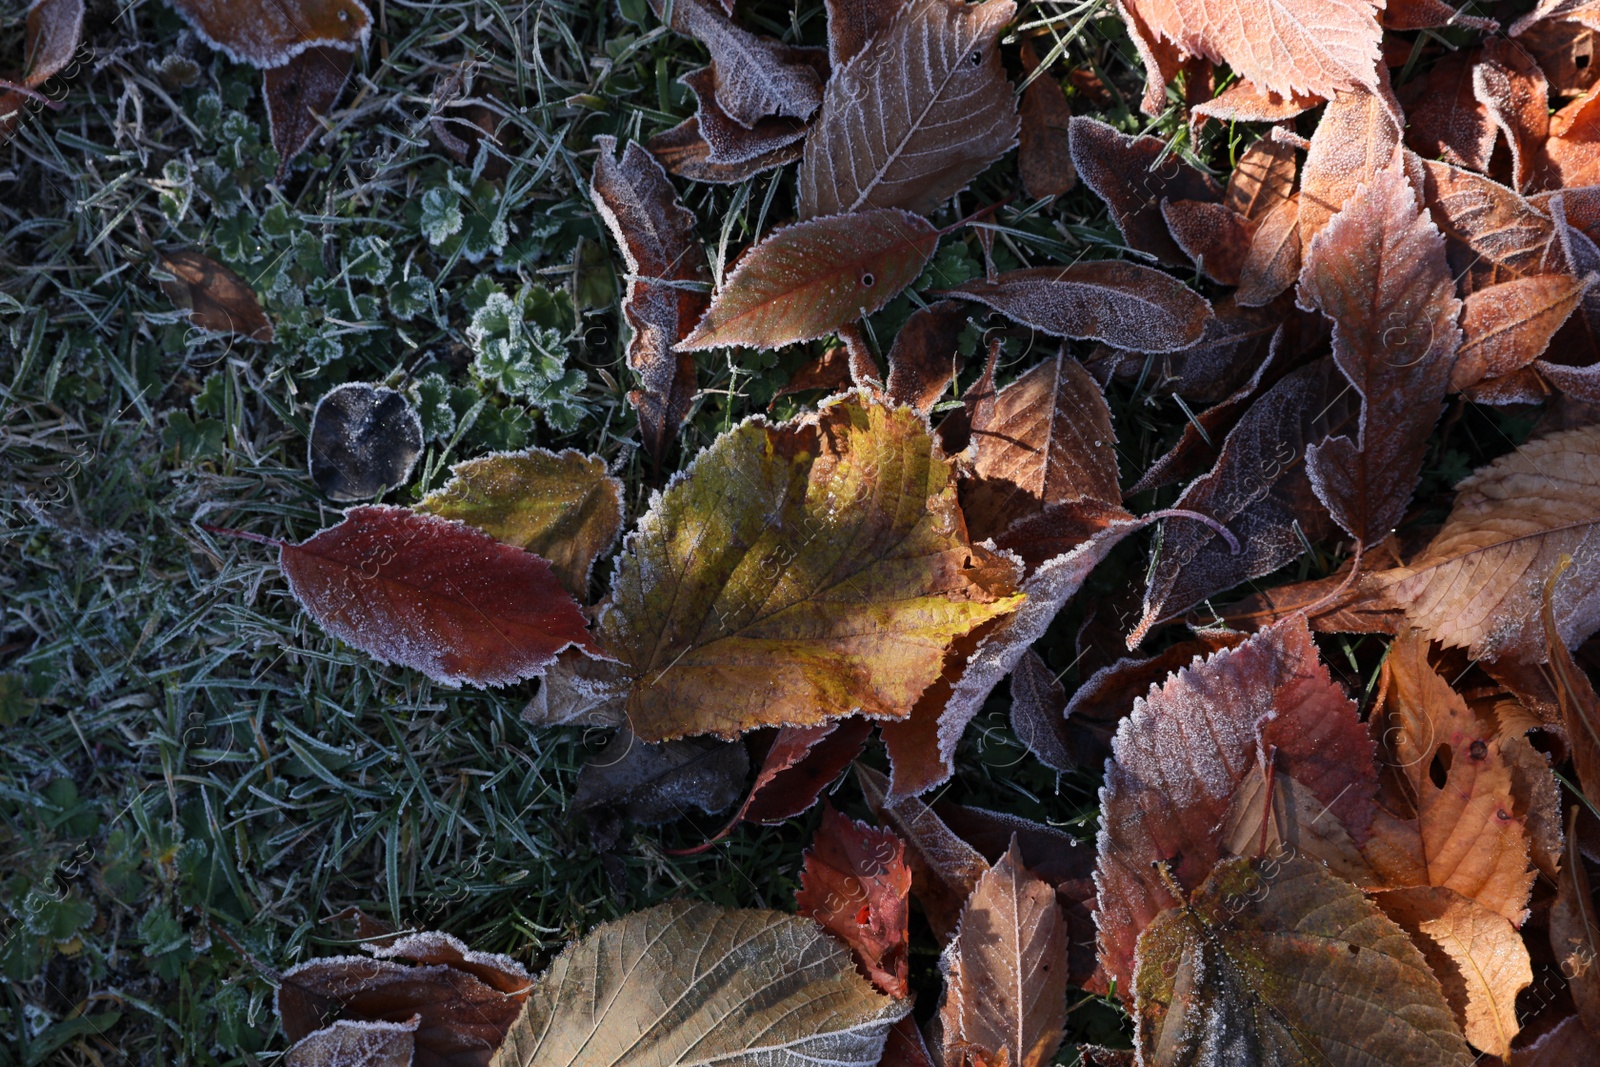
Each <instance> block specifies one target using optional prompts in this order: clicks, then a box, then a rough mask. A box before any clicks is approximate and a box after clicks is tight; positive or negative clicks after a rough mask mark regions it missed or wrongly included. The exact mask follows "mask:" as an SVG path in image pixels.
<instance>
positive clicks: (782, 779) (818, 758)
mask: <svg viewBox="0 0 1600 1067" xmlns="http://www.w3.org/2000/svg"><path fill="white" fill-rule="evenodd" d="M871 733H872V720H871V719H863V718H861V717H859V716H856V717H852V718H849V719H839V720H836V721H834V722H825V723H822V724H821V725H819V726H785V727H783V728H782V729H780V730H779V731H778V732H777V736H776V737H774V738H773V741H772V746H771V747H770V748H768V749H767V754H766V757H765V758H764V759H763V760H762V763H761V770H760V771H759V772H758V773H757V774H756V780H755V784H754V785H752V786H751V787H750V795H749V796H747V797H745V801H744V805H743V806H742V807H741V808H740V809H739V814H738V815H736V816H734V818H733V820H732V821H730V822H729V823H728V826H727V828H726V829H724V830H723V831H722V833H723V834H726V833H727V832H728V831H729V830H732V829H733V827H734V826H736V825H737V824H738V823H740V822H758V823H765V824H767V825H774V824H777V823H780V822H782V821H784V820H785V819H789V818H792V817H794V816H796V815H799V814H800V813H801V812H803V811H805V810H806V809H808V808H810V807H811V805H813V804H815V803H816V802H817V797H818V796H820V795H821V793H822V791H823V790H824V789H827V788H828V786H830V785H832V784H833V782H834V780H835V779H836V778H838V777H839V772H841V771H843V770H844V769H845V768H846V767H848V766H849V765H850V763H851V761H853V760H854V759H855V758H856V757H857V756H859V755H861V750H862V749H863V748H864V747H866V744H867V737H868V736H869V735H871ZM719 836H721V835H719Z"/></svg>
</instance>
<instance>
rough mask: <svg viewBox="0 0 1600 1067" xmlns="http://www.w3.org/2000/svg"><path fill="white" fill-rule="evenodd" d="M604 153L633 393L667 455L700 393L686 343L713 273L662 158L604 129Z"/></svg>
mask: <svg viewBox="0 0 1600 1067" xmlns="http://www.w3.org/2000/svg"><path fill="white" fill-rule="evenodd" d="M595 144H596V145H597V146H598V147H599V149H600V155H599V157H598V158H597V159H596V160H595V167H594V175H593V177H592V178H591V179H590V181H589V196H590V198H591V199H592V200H593V201H594V206H595V210H596V211H598V212H599V213H600V217H601V218H603V219H605V222H606V228H607V229H609V230H610V231H611V236H612V238H613V239H614V240H615V241H616V242H617V246H618V247H619V248H621V250H622V256H623V259H624V260H625V261H626V262H627V266H628V271H627V284H628V289H627V293H626V295H625V296H624V297H623V300H622V313H623V316H624V318H626V319H627V321H628V326H629V327H630V328H631V329H632V331H633V337H632V339H631V340H630V341H629V342H628V366H629V367H630V368H632V370H633V372H634V373H635V374H637V375H638V376H639V386H640V388H638V389H635V390H633V391H632V392H630V393H629V394H628V400H629V402H630V403H632V404H633V406H634V408H635V409H636V410H637V411H638V412H639V428H640V430H641V431H642V433H643V436H644V445H645V448H646V449H647V450H648V451H649V452H650V454H651V455H652V456H654V457H655V459H656V461H657V462H658V463H659V462H660V461H661V458H662V457H663V456H665V455H666V453H667V450H668V449H669V448H671V447H672V442H673V441H674V440H675V439H676V438H677V436H678V427H679V426H680V425H682V423H683V420H684V418H685V416H687V415H688V413H689V406H690V404H692V403H693V401H694V391H695V365H694V357H693V356H690V355H689V354H688V353H687V352H686V351H684V350H683V349H682V347H681V342H682V340H683V338H684V336H685V335H686V334H688V333H689V331H690V330H692V329H693V328H694V326H695V324H696V323H697V322H699V320H700V316H701V315H702V314H704V312H705V309H706V307H707V306H708V305H709V303H710V297H709V296H708V295H707V294H706V293H705V292H704V291H703V290H702V289H701V288H698V287H697V285H703V284H704V283H705V282H708V281H709V280H710V277H711V275H710V272H709V271H708V270H707V269H706V262H705V252H704V250H703V249H702V248H701V247H700V242H699V240H698V239H697V238H696V237H695V232H694V226H695V218H694V214H693V213H692V212H690V211H689V210H688V209H687V208H685V207H684V206H683V205H682V204H680V203H679V202H678V196H677V194H676V193H675V192H674V191H673V189H672V183H671V182H670V181H668V180H667V175H666V172H665V171H663V170H662V169H661V164H660V163H657V162H656V161H655V159H653V158H652V157H651V155H650V153H648V152H646V151H645V150H644V149H643V148H641V147H640V146H639V145H638V144H636V143H634V142H631V141H630V142H629V143H628V147H627V148H626V149H625V150H624V151H623V153H622V158H621V159H620V160H618V159H617V158H616V144H617V143H616V140H615V139H614V138H611V137H597V138H595Z"/></svg>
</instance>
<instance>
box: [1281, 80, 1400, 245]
mask: <svg viewBox="0 0 1600 1067" xmlns="http://www.w3.org/2000/svg"><path fill="white" fill-rule="evenodd" d="M1398 110H1399V109H1398V108H1397V107H1396V106H1395V103H1394V98H1393V97H1392V96H1391V95H1388V93H1387V92H1385V93H1384V94H1383V95H1380V94H1378V93H1376V92H1368V91H1366V90H1356V91H1353V92H1340V93H1336V94H1335V95H1334V97H1333V99H1332V100H1330V101H1329V102H1328V106H1327V108H1326V109H1325V110H1324V111H1323V112H1322V119H1321V120H1320V121H1319V122H1318V123H1317V129H1316V132H1314V133H1313V134H1312V135H1311V148H1310V149H1309V150H1308V151H1307V152H1306V161H1305V164H1304V165H1303V166H1301V168H1300V247H1301V248H1303V249H1309V248H1310V247H1311V239H1312V238H1313V237H1315V236H1316V235H1317V234H1318V233H1320V232H1321V230H1322V228H1323V227H1324V226H1326V225H1327V224H1328V220H1329V219H1331V218H1332V217H1333V216H1334V214H1335V213H1336V212H1338V211H1339V209H1340V208H1342V207H1344V204H1345V201H1346V200H1349V199H1350V198H1351V197H1352V196H1354V195H1355V192H1356V187H1357V186H1359V185H1362V184H1363V183H1366V184H1371V182H1372V176H1373V175H1374V174H1376V173H1377V172H1378V171H1380V170H1382V169H1383V168H1384V167H1387V166H1389V164H1390V161H1391V160H1392V159H1393V158H1394V154H1395V152H1396V150H1397V149H1398V148H1399V146H1400V127H1399V123H1398V120H1397V119H1396V115H1397V113H1398Z"/></svg>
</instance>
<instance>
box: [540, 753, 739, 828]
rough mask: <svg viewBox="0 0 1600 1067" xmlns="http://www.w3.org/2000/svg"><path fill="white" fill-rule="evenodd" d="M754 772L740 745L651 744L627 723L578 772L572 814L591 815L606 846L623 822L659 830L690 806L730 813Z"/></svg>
mask: <svg viewBox="0 0 1600 1067" xmlns="http://www.w3.org/2000/svg"><path fill="white" fill-rule="evenodd" d="M749 773H750V759H749V756H748V755H747V754H746V753H745V749H744V745H742V744H740V743H739V742H737V741H717V740H714V739H712V738H708V737H685V738H680V739H679V740H677V741H663V742H662V743H660V744H657V745H651V744H647V743H645V742H643V741H640V740H639V739H638V738H637V737H635V736H634V735H633V731H631V730H629V729H628V728H627V726H626V725H624V726H623V728H622V729H620V730H618V731H617V732H616V733H615V734H613V735H612V737H611V739H610V740H609V741H607V742H606V745H605V747H604V748H602V749H600V750H599V751H598V752H596V753H594V754H593V755H592V756H590V757H589V759H588V760H586V761H585V762H584V765H583V766H582V767H581V768H580V769H579V770H578V781H577V785H576V787H575V788H574V789H573V791H572V810H573V811H575V812H579V813H581V814H583V815H586V816H588V819H589V823H590V827H591V830H592V831H593V833H594V836H595V838H596V839H597V840H600V841H602V842H605V841H609V840H611V839H614V838H615V837H616V836H617V828H618V827H619V826H620V824H621V822H622V821H623V820H627V821H629V822H636V823H639V824H640V825H641V826H659V825H661V824H662V823H666V822H672V821H673V820H675V819H681V818H684V817H685V816H687V815H688V814H689V810H688V809H690V808H697V809H699V810H700V811H703V812H705V813H706V814H707V815H715V814H716V813H717V812H719V811H726V810H727V809H728V808H730V807H732V806H733V803H734V802H735V801H737V800H738V799H739V794H740V793H741V792H742V791H743V790H744V781H745V778H746V776H747V775H748V774H749Z"/></svg>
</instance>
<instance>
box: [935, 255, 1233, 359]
mask: <svg viewBox="0 0 1600 1067" xmlns="http://www.w3.org/2000/svg"><path fill="white" fill-rule="evenodd" d="M948 295H950V296H959V297H962V298H963V299H966V300H976V301H978V302H979V303H982V304H987V305H989V306H990V307H992V308H994V309H995V310H996V311H998V312H1000V314H1002V315H1004V316H1005V317H1006V318H1008V319H1011V320H1012V321H1014V322H1018V323H1021V324H1022V325H1024V326H1031V327H1032V328H1033V329H1035V330H1038V331H1039V332H1041V333H1047V334H1049V335H1050V336H1052V337H1066V338H1072V339H1075V340H1095V341H1104V342H1106V343H1107V344H1109V345H1113V346H1115V347H1117V348H1125V349H1127V350H1129V351H1131V352H1174V351H1177V350H1178V349H1181V348H1184V347H1186V346H1188V345H1190V344H1193V343H1194V342H1195V341H1197V340H1199V338H1200V335H1201V332H1202V331H1203V330H1204V329H1205V325H1206V321H1207V320H1208V319H1210V318H1211V304H1210V302H1209V301H1207V300H1206V298H1205V297H1203V296H1201V295H1200V294H1199V293H1197V292H1195V291H1194V290H1193V289H1190V288H1189V287H1188V286H1186V285H1184V284H1183V283H1182V282H1180V281H1178V279H1176V278H1174V277H1172V276H1171V275H1169V274H1163V273H1162V272H1160V271H1158V270H1154V269H1152V268H1150V267H1145V266H1141V265H1139V264H1137V263H1125V262H1123V261H1121V260H1114V259H1104V260H1090V261H1085V262H1081V263H1073V264H1071V265H1070V266H1065V267H1026V268H1023V269H1022V270H1013V271H1007V272H1005V273H1004V274H1001V275H999V276H998V277H996V278H995V279H994V280H993V281H989V280H986V279H982V280H978V281H971V282H968V283H967V284H965V285H963V286H961V287H960V288H959V289H952V290H950V291H949V294H948Z"/></svg>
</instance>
